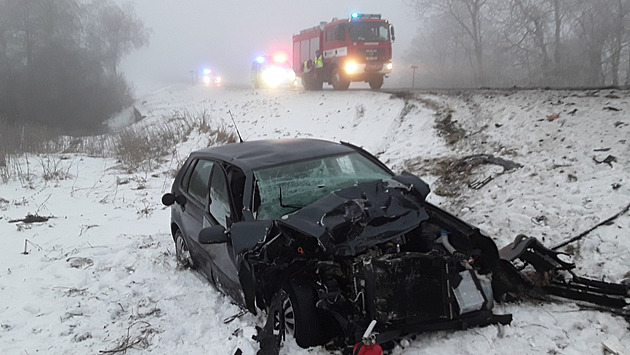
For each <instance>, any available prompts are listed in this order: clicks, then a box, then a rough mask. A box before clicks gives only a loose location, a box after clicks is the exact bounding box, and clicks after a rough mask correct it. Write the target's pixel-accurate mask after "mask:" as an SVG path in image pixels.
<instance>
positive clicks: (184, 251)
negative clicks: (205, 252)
mask: <svg viewBox="0 0 630 355" xmlns="http://www.w3.org/2000/svg"><path fill="white" fill-rule="evenodd" d="M174 239H175V258H176V260H177V266H179V267H181V268H191V269H194V268H195V263H194V262H193V260H192V256H191V255H190V249H188V244H187V243H186V239H184V234H182V232H181V231H180V230H179V229H178V230H177V231H176V232H175V237H174Z"/></svg>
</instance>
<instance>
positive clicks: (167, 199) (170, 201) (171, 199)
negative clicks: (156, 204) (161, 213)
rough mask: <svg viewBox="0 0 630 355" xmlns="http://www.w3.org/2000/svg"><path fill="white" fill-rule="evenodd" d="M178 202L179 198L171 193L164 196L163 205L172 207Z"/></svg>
mask: <svg viewBox="0 0 630 355" xmlns="http://www.w3.org/2000/svg"><path fill="white" fill-rule="evenodd" d="M176 200H177V198H176V197H175V195H174V194H172V193H170V192H169V193H167V194H164V196H162V204H164V206H171V205H172V204H174V203H175V201H176Z"/></svg>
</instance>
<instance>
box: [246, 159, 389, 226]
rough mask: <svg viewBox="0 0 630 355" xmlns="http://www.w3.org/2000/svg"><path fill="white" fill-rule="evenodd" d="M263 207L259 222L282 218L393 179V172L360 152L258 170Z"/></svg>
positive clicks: (256, 176) (260, 206) (261, 204)
mask: <svg viewBox="0 0 630 355" xmlns="http://www.w3.org/2000/svg"><path fill="white" fill-rule="evenodd" d="M254 176H255V178H256V185H257V186H256V188H257V196H256V199H258V197H259V198H260V204H259V205H258V203H256V204H257V205H258V209H257V211H256V212H255V216H256V219H259V220H263V219H278V218H280V217H282V216H283V215H285V214H287V213H291V212H293V211H296V210H298V209H300V208H302V207H304V206H307V205H309V204H311V203H313V202H315V201H317V200H319V199H320V198H322V197H324V196H326V195H328V194H329V193H331V192H333V191H335V190H339V189H344V188H347V187H350V186H352V185H355V184H357V183H361V182H366V181H374V180H381V179H389V178H391V175H390V174H389V172H387V171H386V170H384V169H383V168H381V167H380V166H379V165H377V164H375V163H374V162H372V161H370V160H369V159H367V158H366V157H364V156H362V155H360V154H358V153H350V154H345V155H337V156H329V157H323V158H316V159H311V160H307V161H300V162H293V163H289V164H285V165H280V166H274V167H271V168H265V169H260V170H256V171H254Z"/></svg>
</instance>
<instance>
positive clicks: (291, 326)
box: [281, 281, 330, 348]
mask: <svg viewBox="0 0 630 355" xmlns="http://www.w3.org/2000/svg"><path fill="white" fill-rule="evenodd" d="M281 296H282V315H283V317H284V324H285V332H286V334H288V335H292V336H293V337H294V338H295V341H296V343H297V344H298V345H299V346H301V347H303V348H308V347H311V346H315V345H323V344H325V343H326V342H327V341H328V340H329V339H330V336H328V335H327V333H328V332H326V328H327V327H329V325H328V324H327V322H328V321H330V320H328V319H327V318H328V317H325V315H323V314H322V311H320V310H318V309H317V308H316V307H315V302H316V301H317V293H316V291H315V289H314V288H313V287H312V286H311V285H309V284H308V283H306V282H297V281H291V282H289V285H288V286H286V287H285V288H284V289H283V290H282V294H281Z"/></svg>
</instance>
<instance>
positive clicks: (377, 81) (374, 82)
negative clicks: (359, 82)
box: [370, 76, 383, 90]
mask: <svg viewBox="0 0 630 355" xmlns="http://www.w3.org/2000/svg"><path fill="white" fill-rule="evenodd" d="M381 86H383V77H382V76H377V77H374V78H372V79H370V88H372V89H373V90H377V89H380V88H381Z"/></svg>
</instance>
